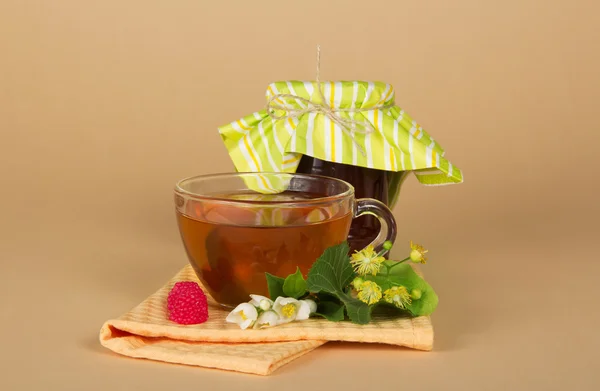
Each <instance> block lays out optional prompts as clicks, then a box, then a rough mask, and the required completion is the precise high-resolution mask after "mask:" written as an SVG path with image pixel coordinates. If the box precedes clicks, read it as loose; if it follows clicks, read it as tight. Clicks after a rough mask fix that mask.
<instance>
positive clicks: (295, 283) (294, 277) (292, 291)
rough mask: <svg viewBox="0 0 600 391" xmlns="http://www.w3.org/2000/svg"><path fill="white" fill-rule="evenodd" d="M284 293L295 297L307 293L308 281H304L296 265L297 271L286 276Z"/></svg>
mask: <svg viewBox="0 0 600 391" xmlns="http://www.w3.org/2000/svg"><path fill="white" fill-rule="evenodd" d="M283 293H285V295H286V296H288V297H293V298H294V299H297V298H299V297H302V296H304V294H305V293H306V281H304V277H303V276H302V272H301V271H300V268H299V267H296V273H294V274H290V275H289V276H287V277H286V279H285V281H284V283H283Z"/></svg>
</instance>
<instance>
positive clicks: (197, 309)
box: [167, 281, 208, 324]
mask: <svg viewBox="0 0 600 391" xmlns="http://www.w3.org/2000/svg"><path fill="white" fill-rule="evenodd" d="M167 308H168V309H169V320H172V321H173V322H175V323H179V324H198V323H204V322H206V321H207V320H208V303H207V302H206V295H205V294H204V292H202V289H201V288H200V286H199V285H198V284H197V283H195V282H193V281H180V282H177V283H175V285H174V286H173V288H172V289H171V292H169V297H168V298H167Z"/></svg>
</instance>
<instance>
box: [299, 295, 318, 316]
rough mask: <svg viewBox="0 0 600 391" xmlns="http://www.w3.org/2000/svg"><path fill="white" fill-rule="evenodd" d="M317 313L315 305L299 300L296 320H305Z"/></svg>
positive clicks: (310, 301)
mask: <svg viewBox="0 0 600 391" xmlns="http://www.w3.org/2000/svg"><path fill="white" fill-rule="evenodd" d="M316 311H317V303H315V302H314V301H312V300H310V299H306V300H300V309H299V310H298V313H297V314H296V320H306V319H308V317H309V316H310V315H311V314H314V313H315V312H316Z"/></svg>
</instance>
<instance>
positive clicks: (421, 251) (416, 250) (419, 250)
mask: <svg viewBox="0 0 600 391" xmlns="http://www.w3.org/2000/svg"><path fill="white" fill-rule="evenodd" d="M410 249H411V252H410V259H411V261H413V262H421V263H425V261H427V256H426V255H425V253H427V251H429V250H425V248H424V247H423V246H421V245H419V244H414V243H413V242H412V240H411V241H410Z"/></svg>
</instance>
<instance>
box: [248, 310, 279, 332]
mask: <svg viewBox="0 0 600 391" xmlns="http://www.w3.org/2000/svg"><path fill="white" fill-rule="evenodd" d="M278 323H279V315H278V314H277V312H275V311H265V312H263V313H262V314H260V316H259V317H258V319H257V320H256V323H255V324H254V328H255V329H259V328H263V327H271V326H276V325H277V324H278Z"/></svg>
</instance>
